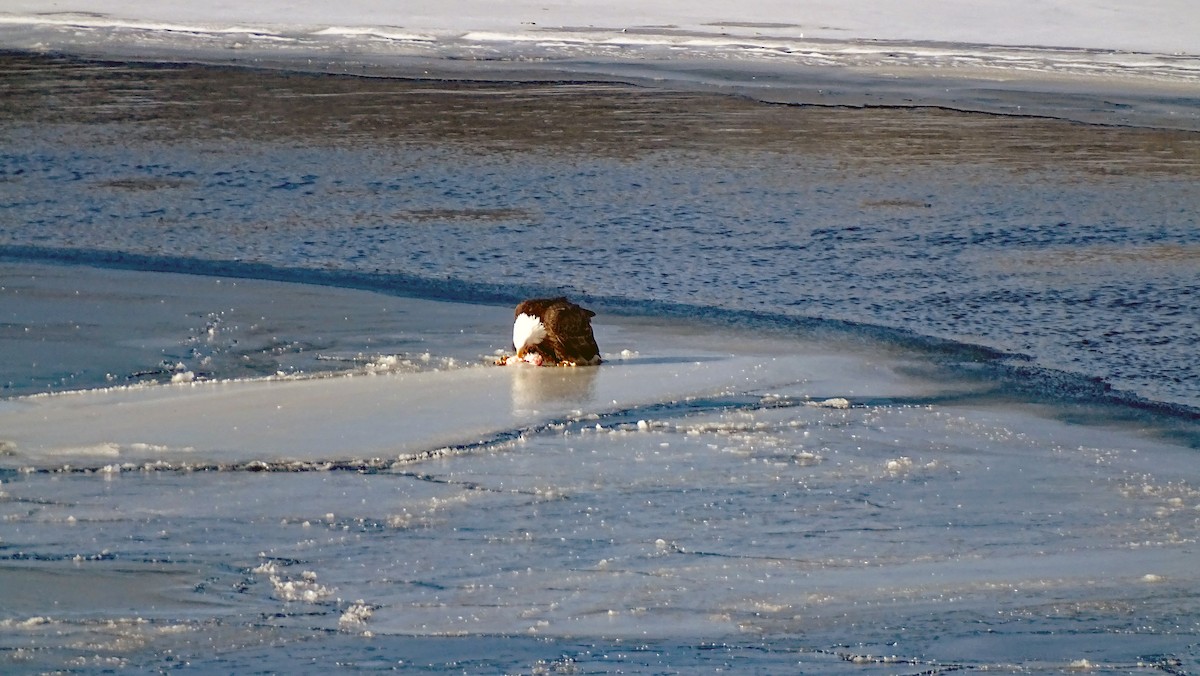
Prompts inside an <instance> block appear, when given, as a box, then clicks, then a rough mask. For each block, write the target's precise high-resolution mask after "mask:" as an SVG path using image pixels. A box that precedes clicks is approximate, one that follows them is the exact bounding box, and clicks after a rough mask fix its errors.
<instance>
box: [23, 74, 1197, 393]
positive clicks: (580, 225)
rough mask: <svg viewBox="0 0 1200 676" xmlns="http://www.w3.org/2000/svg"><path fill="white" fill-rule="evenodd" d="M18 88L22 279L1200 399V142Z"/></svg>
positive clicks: (708, 102)
mask: <svg viewBox="0 0 1200 676" xmlns="http://www.w3.org/2000/svg"><path fill="white" fill-rule="evenodd" d="M0 87H2V88H3V94H4V95H3V98H2V101H0V119H2V120H3V121H2V122H0V134H2V139H3V140H2V143H3V146H2V148H0V188H2V194H3V198H0V215H2V220H0V254H3V255H6V256H9V257H13V258H21V259H52V260H70V261H82V262H101V263H107V264H125V265H130V266H134V267H148V268H160V269H162V268H165V269H190V270H194V271H200V272H204V271H211V270H215V269H216V268H218V267H219V268H220V270H219V271H222V272H226V273H232V274H247V275H251V276H271V275H274V276H281V275H282V276H285V277H293V278H304V277H305V275H309V276H310V278H313V279H315V278H316V276H319V275H326V276H327V277H328V278H329V279H331V280H332V282H333V283H342V284H351V285H355V284H357V285H366V286H374V287H384V288H390V289H394V290H398V291H400V292H405V290H406V289H407V290H408V291H409V292H413V293H419V294H430V293H434V294H440V295H444V296H451V297H459V298H462V299H468V300H469V299H484V298H486V299H496V300H504V301H507V300H510V299H512V298H516V297H519V296H520V295H522V294H525V293H533V292H549V291H555V292H560V291H561V292H567V293H570V294H572V295H574V296H579V297H582V298H584V299H587V300H589V301H590V302H593V303H594V304H595V303H599V304H600V305H602V306H604V307H605V308H607V309H609V310H619V311H627V312H647V311H648V312H651V313H654V312H667V311H670V312H674V313H680V314H696V315H723V314H724V315H728V314H729V313H732V314H733V315H735V316H736V315H738V314H739V313H741V314H744V313H747V312H751V313H760V315H761V316H763V317H767V318H770V317H775V318H777V319H779V320H782V321H784V322H785V323H786V322H787V321H792V320H799V321H807V320H810V319H816V320H819V321H832V322H835V323H836V322H848V323H849V325H850V326H862V327H867V329H869V330H872V331H874V330H876V329H872V328H871V327H877V328H878V327H884V328H886V329H889V330H891V329H895V330H899V331H900V333H898V334H896V336H897V339H899V338H901V337H904V336H918V337H920V336H926V337H932V338H936V339H949V340H952V341H956V342H960V343H967V344H975V345H980V346H984V347H986V348H989V349H993V350H997V351H999V352H1002V353H1007V354H1010V355H1013V359H1012V360H1011V361H1012V363H1014V364H1017V365H1018V366H1020V368H1026V367H1027V366H1036V367H1039V368H1046V369H1051V370H1056V371H1064V372H1067V373H1069V374H1077V375H1078V376H1080V377H1081V378H1082V380H1081V381H1079V382H1082V383H1085V384H1086V383H1088V382H1092V381H1093V379H1094V380H1097V381H1100V382H1101V383H1102V386H1101V389H1103V387H1105V386H1111V387H1112V388H1116V389H1118V390H1122V391H1126V392H1128V393H1130V394H1132V395H1133V396H1135V397H1140V398H1144V399H1147V400H1152V401H1160V402H1168V403H1172V404H1181V405H1184V406H1187V407H1191V408H1192V410H1194V409H1195V407H1196V406H1197V405H1198V404H1200V371H1197V368H1200V367H1198V365H1197V360H1196V359H1195V356H1196V348H1195V346H1196V345H1197V344H1198V343H1200V328H1197V327H1198V322H1197V318H1198V317H1200V282H1197V279H1198V278H1200V277H1198V276H1197V274H1196V273H1197V271H1198V270H1200V227H1198V225H1200V224H1198V223H1197V219H1198V218H1200V217H1198V216H1197V214H1198V213H1200V180H1197V179H1198V178H1200V135H1198V134H1195V133H1188V132H1178V131H1161V130H1153V129H1127V128H1112V127H1096V126H1086V125H1080V124H1074V123H1067V122H1060V121H1055V120H1046V119H1032V118H1019V117H1001V116H988V115H979V114H962V113H955V112H950V111H943V110H936V109H900V108H868V109H847V108H814V107H794V106H778V105H767V104H761V103H755V102H752V101H748V100H743V99H739V98H735V97H720V96H712V95H702V94H688V93H671V92H663V91H648V90H644V89H637V88H632V87H623V86H616V85H603V84H586V83H583V84H579V83H558V84H547V85H530V84H521V85H515V84H514V85H510V84H505V83H493V84H462V83H454V82H437V81H426V82H422V81H400V80H381V79H362V78H352V77H334V76H312V75H297V74H286V73H275V72H261V71H247V70H236V69H220V68H201V67H184V66H172V67H160V66H153V65H149V66H146V65H123V64H106V63H91V62H76V61H71V60H60V59H45V58H29V57H24V56H19V55H16V56H8V57H6V58H5V59H4V62H3V64H2V68H0ZM248 264H263V265H265V266H267V268H269V270H268V269H267V268H254V267H252V266H250V265H248ZM239 265H243V266H245V267H241V268H238V266H239ZM235 268H237V269H235ZM239 270H240V272H239ZM647 301H655V302H656V303H657V305H655V306H654V307H653V308H651V309H647V306H645V305H644V303H645V302H647ZM847 338H848V337H847V336H845V335H842V336H841V337H837V336H835V337H831V340H839V339H847ZM1031 387H1032V388H1033V389H1037V388H1039V387H1042V385H1040V384H1036V383H1035V384H1034V385H1032V386H1031ZM1088 387H1090V386H1087V385H1085V389H1086V388H1088Z"/></svg>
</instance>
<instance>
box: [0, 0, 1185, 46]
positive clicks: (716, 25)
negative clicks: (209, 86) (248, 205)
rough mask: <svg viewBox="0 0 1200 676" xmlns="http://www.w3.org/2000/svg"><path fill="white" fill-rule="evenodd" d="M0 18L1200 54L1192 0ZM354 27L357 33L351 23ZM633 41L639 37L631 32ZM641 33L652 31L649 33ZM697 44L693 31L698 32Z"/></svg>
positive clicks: (86, 13)
mask: <svg viewBox="0 0 1200 676" xmlns="http://www.w3.org/2000/svg"><path fill="white" fill-rule="evenodd" d="M3 21H5V22H6V23H15V24H38V23H49V24H62V25H71V26H85V27H115V26H126V27H138V28H159V29H164V30H181V31H197V32H199V31H234V32H260V33H262V34H268V33H279V34H284V33H290V32H306V33H310V34H311V33H314V32H318V31H323V30H332V31H334V32H347V33H353V32H355V31H359V32H366V33H374V34H376V35H379V36H381V37H386V36H388V35H389V34H399V35H405V36H409V37H413V38H421V39H431V40H438V39H445V38H448V37H460V36H463V35H466V34H471V33H476V34H477V37H485V36H483V35H480V34H479V32H489V31H491V32H497V33H499V35H497V36H496V37H497V38H498V39H499V38H508V39H526V40H542V39H553V37H554V36H555V34H557V33H559V32H561V31H563V30H567V31H568V32H578V33H588V32H592V31H598V32H603V33H607V34H608V35H607V36H606V37H605V38H600V37H599V36H598V35H597V41H599V40H600V39H611V38H613V37H614V35H615V34H624V35H627V36H628V33H623V31H628V30H635V31H637V33H636V34H638V35H643V36H645V35H650V34H653V35H656V36H659V37H662V36H671V35H675V36H676V40H685V39H688V38H684V37H682V36H681V35H680V34H681V33H693V34H696V35H706V36H710V37H713V38H716V37H722V38H726V39H728V38H735V37H736V38H745V39H751V40H755V41H762V42H769V41H770V40H771V39H772V38H775V39H779V40H797V39H802V38H816V39H822V40H858V39H865V40H906V41H937V42H956V43H973V44H978V45H1007V46H1045V47H1070V48H1083V49H1098V50H1106V49H1107V50H1126V51H1138V52H1150V53H1161V54H1175V53H1189V54H1196V53H1198V52H1200V37H1198V36H1200V7H1198V6H1197V4H1196V3H1194V2H1191V1H1190V0H1160V1H1158V2H1154V3H1112V2H1106V1H1103V0H979V1H976V2H969V3H963V2H956V1H955V0H923V1H921V2H909V1H907V0H872V1H871V2H856V3H847V2H837V1H834V0H811V1H809V2H803V3H796V2H785V1H784V0H748V1H746V2H739V3H736V4H729V3H721V2H691V1H688V2H684V1H682V0H668V1H661V0H660V1H658V2H642V1H636V0H612V1H611V2H604V3H584V2H566V1H563V0H557V1H554V0H550V1H543V0H537V1H531V0H511V1H510V2H504V3H497V2H485V1H484V0H449V1H447V2H439V3H428V2H426V3H393V2H386V1H384V0H344V1H342V2H337V3H316V2H308V3H301V4H300V5H299V6H297V3H287V2H279V1H278V0H276V1H271V0H265V1H263V2H254V3H244V2H228V1H226V2H207V3H194V2H182V1H181V0H173V1H166V2H155V3H141V2H132V1H131V0H64V1H62V2H53V3H46V2H44V1H43V0H11V1H9V2H6V3H5V11H4V12H3ZM348 29H349V30H348ZM628 39H629V41H630V42H632V43H636V42H637V41H638V40H637V39H634V38H633V37H632V36H630V37H629V38H628ZM642 39H643V40H650V39H652V38H647V37H643V38H642ZM693 39H694V38H693Z"/></svg>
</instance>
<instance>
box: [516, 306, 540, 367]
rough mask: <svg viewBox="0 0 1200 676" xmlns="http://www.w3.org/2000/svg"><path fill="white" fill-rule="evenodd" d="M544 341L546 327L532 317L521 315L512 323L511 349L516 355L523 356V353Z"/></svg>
mask: <svg viewBox="0 0 1200 676" xmlns="http://www.w3.org/2000/svg"><path fill="white" fill-rule="evenodd" d="M545 339H546V325H545V324H543V323H542V320H541V319H538V318H537V317H535V316H533V315H527V314H525V313H523V312H522V313H521V314H519V315H517V319H516V321H514V322H513V347H515V348H517V355H518V356H524V354H525V351H526V350H528V349H529V348H531V347H533V346H534V345H537V344H538V343H540V342H542V341H543V340H545Z"/></svg>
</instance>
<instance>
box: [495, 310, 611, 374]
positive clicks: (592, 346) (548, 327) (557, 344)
mask: <svg viewBox="0 0 1200 676" xmlns="http://www.w3.org/2000/svg"><path fill="white" fill-rule="evenodd" d="M523 314H524V315H529V316H531V317H537V318H538V319H539V320H541V323H542V325H543V326H544V327H545V334H546V335H545V337H544V338H543V339H542V340H541V341H540V342H538V343H535V344H532V345H526V346H522V345H515V346H514V347H516V348H517V358H518V359H522V360H525V361H529V356H530V355H540V356H541V362H542V363H543V364H561V365H579V366H582V365H587V364H599V363H600V348H599V346H597V345H596V338H595V336H593V335H592V317H595V316H596V313H595V312H592V311H591V310H588V309H587V308H583V307H580V306H578V305H576V304H575V303H572V302H571V301H569V300H567V299H566V298H533V299H530V300H527V301H523V302H522V303H521V304H520V305H518V306H517V309H516V311H515V312H513V317H514V318H517V317H520V316H521V315H523Z"/></svg>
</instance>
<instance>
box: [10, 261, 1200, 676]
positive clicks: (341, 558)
mask: <svg viewBox="0 0 1200 676" xmlns="http://www.w3.org/2000/svg"><path fill="white" fill-rule="evenodd" d="M64 269H65V270H75V271H76V272H77V273H78V274H80V275H83V276H84V277H86V276H88V275H97V276H100V277H104V276H109V275H111V276H112V277H113V280H112V281H118V280H119V281H121V282H123V284H112V285H111V286H112V287H113V288H117V287H120V286H124V288H126V289H128V291H127V293H126V295H125V296H122V294H120V293H116V292H113V293H110V294H107V295H106V297H105V298H106V299H105V301H104V305H105V307H107V308H109V309H111V310H113V311H114V312H115V313H116V314H117V315H119V316H126V317H131V318H136V316H137V313H136V312H129V311H128V310H129V309H128V308H125V309H124V310H122V308H121V305H123V304H125V303H133V304H135V305H136V304H139V303H140V301H139V300H138V293H137V292H136V291H135V290H136V289H140V288H144V287H146V286H147V284H149V283H150V282H149V281H144V280H153V281H152V283H153V286H154V287H155V288H156V289H158V290H160V292H161V293H162V294H163V295H164V298H167V299H178V298H187V297H188V293H187V291H186V290H187V289H191V288H194V286H195V285H196V284H197V283H207V282H211V281H214V280H207V282H204V281H203V280H197V279H196V278H192V277H188V276H184V275H168V274H161V273H133V272H111V271H93V270H87V269H82V268H64ZM16 270H17V271H20V272H22V273H24V274H22V277H24V278H33V277H35V276H37V275H30V274H29V273H30V272H36V273H38V275H40V276H41V278H43V279H46V280H47V282H46V283H47V285H48V286H50V287H51V288H53V287H54V286H55V284H56V283H57V282H53V281H52V280H54V276H53V275H50V274H46V268H45V266H17V267H16ZM85 273H86V274H85ZM224 284H230V280H224ZM224 284H223V286H224ZM95 286H96V287H97V288H100V287H104V286H105V285H104V284H100V283H97V284H95ZM237 289H238V293H239V294H241V302H243V303H248V304H251V305H253V304H254V303H255V302H256V301H255V300H254V299H255V298H256V297H257V298H258V301H257V302H261V300H262V299H264V298H268V297H269V298H271V299H273V301H274V302H276V303H278V304H279V306H280V307H296V305H295V303H294V302H293V301H294V300H295V299H298V298H304V299H307V300H306V302H307V305H306V306H305V307H306V308H307V309H308V310H309V311H310V313H309V314H306V315H305V319H304V321H303V322H302V323H301V324H300V325H297V327H294V328H293V329H292V330H299V331H302V332H306V331H311V330H312V329H313V328H314V327H316V326H320V325H322V324H324V323H326V322H328V321H329V320H330V319H331V318H332V317H334V316H336V314H334V313H335V312H336V309H337V308H338V307H339V305H340V307H341V308H342V309H343V310H344V308H345V307H346V305H345V304H346V303H347V302H349V303H351V304H353V305H358V306H363V307H368V306H372V305H376V304H377V303H378V302H380V299H379V298H378V297H377V296H378V294H373V293H367V292H352V291H345V290H339V289H321V288H313V287H308V286H305V285H292V284H280V283H271V282H256V281H248V280H241V281H239V282H238V285H237ZM325 294H329V295H330V297H331V298H336V299H337V300H338V301H339V302H338V303H327V302H325V301H326V300H330V299H322V296H324V295H325ZM69 297H70V296H68V298H69ZM58 302H64V301H62V300H60V301H58ZM172 302H173V301H169V302H168V303H167V306H168V307H170V306H172ZM387 303H388V304H389V307H390V308H391V309H392V310H394V312H389V314H388V316H389V317H390V318H391V321H392V322H394V323H393V328H394V329H395V330H396V331H398V332H401V333H403V332H404V331H405V330H406V328H407V327H409V326H420V327H423V328H422V330H427V331H431V332H432V335H439V334H443V333H446V332H449V331H450V330H451V328H452V327H451V326H444V324H446V323H450V324H455V323H457V322H459V321H460V320H463V318H470V317H474V318H476V319H479V318H481V317H489V316H495V317H496V321H495V324H494V326H491V327H490V329H491V330H492V331H493V332H494V336H495V337H494V338H492V337H481V336H472V335H470V334H460V335H463V338H462V340H463V341H464V342H465V343H467V344H469V345H474V346H486V345H488V344H489V341H493V340H494V341H495V344H501V343H502V342H503V341H505V340H507V338H508V336H507V334H508V330H509V321H510V320H509V317H511V309H509V308H507V307H493V308H486V307H485V308H478V307H475V306H461V305H458V304H454V303H438V302H433V301H420V300H410V299H404V298H389V299H387ZM53 305H54V303H51V307H50V309H52V310H53ZM320 308H328V313H329V314H323V313H322V312H320V311H315V310H319V309H320ZM230 309H232V308H230ZM399 310H406V311H405V312H400V311H399ZM154 316H157V315H156V313H152V314H150V315H147V317H154ZM262 321H269V319H267V318H264V319H263V320H262ZM134 322H135V323H136V320H134ZM462 326H464V327H471V329H472V331H474V330H479V331H484V330H485V328H484V327H485V326H486V324H480V325H475V324H472V323H471V322H470V321H468V322H466V323H464V324H462ZM127 328H128V331H129V333H130V334H137V333H139V331H138V328H137V327H136V326H132V325H131V326H128V327H127ZM596 330H597V338H598V340H599V342H600V344H601V347H602V348H603V349H604V351H605V354H606V356H607V357H608V361H607V362H606V363H605V364H604V365H602V366H599V367H595V368H576V369H548V368H536V367H508V368H502V367H495V366H489V365H486V357H487V356H488V355H487V352H486V351H485V352H484V353H483V354H482V355H481V356H480V359H479V361H478V362H475V363H468V362H465V361H460V362H459V363H458V365H457V366H450V367H447V366H446V361H445V360H443V359H441V358H440V357H441V356H443V355H442V354H441V353H439V352H437V351H436V350H435V352H434V354H432V355H431V356H430V358H429V360H428V363H429V364H434V365H436V367H435V366H426V367H425V368H423V369H419V370H412V371H400V372H397V371H387V372H386V373H384V374H382V375H368V371H367V370H365V369H363V368H362V367H361V365H360V364H357V363H349V364H346V365H345V369H344V371H343V372H342V373H340V374H330V373H326V374H324V375H319V376H314V377H304V376H302V375H298V374H293V375H290V376H288V377H286V378H284V377H278V376H264V377H260V378H257V379H240V380H231V381H215V382H213V381H209V382H204V381H201V382H194V383H186V384H169V383H163V384H151V385H141V386H137V387H114V388H109V389H99V390H94V391H88V392H80V393H66V394H54V395H38V396H32V397H19V398H13V399H7V400H4V401H3V402H0V407H2V409H3V410H2V411H0V430H3V435H4V438H5V439H6V440H7V442H6V444H5V451H4V455H3V456H0V466H2V467H4V468H6V469H0V480H2V483H0V554H2V557H0V580H3V582H4V585H5V589H6V590H9V589H12V590H16V592H15V593H14V592H8V591H6V595H5V603H4V604H3V606H2V608H3V610H2V611H0V646H2V647H3V652H0V660H3V663H4V665H5V667H6V669H9V668H12V669H26V668H28V669H31V670H48V669H54V668H75V669H85V670H91V669H111V668H119V667H125V668H137V669H155V668H163V669H175V668H188V667H190V668H194V669H198V670H207V671H211V670H214V669H215V670H235V671H236V670H242V669H246V668H250V667H251V666H255V665H257V667H258V668H263V667H267V668H270V669H272V670H288V669H292V668H297V667H298V666H299V665H301V664H305V663H307V660H308V659H309V658H310V651H316V652H315V653H314V654H319V655H320V656H321V658H322V659H325V660H329V659H336V660H338V661H339V662H342V663H346V664H351V663H353V664H359V665H368V664H369V665H372V666H373V667H374V668H380V667H404V666H413V665H420V666H422V667H423V668H427V669H430V670H433V671H447V670H451V671H461V670H462V669H464V668H468V669H470V670H483V671H497V670H498V671H508V672H513V671H534V672H537V671H539V670H541V671H546V670H552V669H558V668H562V669H591V670H597V671H609V670H645V669H652V670H662V669H668V670H669V669H682V668H696V669H712V668H717V667H720V668H750V667H752V668H761V669H763V670H767V671H773V672H774V671H780V670H786V669H788V668H796V667H799V668H801V669H802V670H813V671H819V672H821V673H863V671H864V670H866V671H868V672H870V673H874V672H875V671H879V670H883V671H886V672H887V673H893V671H892V670H893V669H894V668H895V667H897V666H899V667H901V668H902V670H903V671H904V673H908V672H910V671H930V670H937V669H950V668H953V669H955V670H962V669H968V670H970V669H988V670H1017V671H1022V672H1034V673H1036V672H1042V671H1045V672H1055V671H1061V670H1066V669H1072V668H1074V669H1079V668H1083V667H1081V666H1079V665H1081V664H1083V661H1086V662H1087V664H1088V665H1090V666H1089V667H1087V668H1088V669H1090V670H1092V671H1093V672H1098V673H1106V672H1111V673H1117V672H1144V673H1159V672H1160V671H1161V670H1162V669H1164V668H1165V669H1174V670H1176V671H1184V672H1186V671H1189V670H1191V669H1194V668H1195V667H1197V666H1200V655H1197V654H1196V652H1195V649H1194V646H1195V645H1196V643H1195V636H1196V635H1197V632H1200V625H1197V619H1196V618H1198V617H1200V599H1198V598H1197V596H1196V589H1197V588H1198V586H1197V578H1196V576H1197V572H1196V569H1195V566H1194V565H1193V560H1194V555H1195V548H1196V543H1197V538H1198V537H1200V519H1197V516H1196V515H1197V513H1198V512H1197V510H1198V509H1200V488H1198V487H1200V477H1198V476H1197V474H1196V466H1195V462H1194V451H1192V450H1191V449H1187V448H1182V447H1178V446H1172V445H1169V444H1163V443H1159V442H1155V441H1152V440H1148V439H1146V438H1144V437H1139V436H1137V435H1136V434H1134V433H1132V432H1131V431H1128V430H1114V429H1103V428H1080V427H1078V426H1072V425H1069V424H1065V423H1060V422H1055V421H1053V420H1050V419H1047V418H1044V417H1041V416H1039V415H1037V414H1036V413H1035V412H1030V411H1025V410H1021V409H1020V408H1014V407H1012V406H1010V405H1005V404H1004V403H1003V402H995V403H993V404H988V403H987V402H988V400H987V399H986V398H979V397H977V396H976V397H966V398H962V397H961V396H959V395H962V394H963V393H966V392H969V391H970V390H971V389H972V386H971V384H970V383H959V384H957V385H953V386H951V384H948V383H944V382H930V381H923V380H921V379H918V378H916V377H914V376H911V375H906V374H907V373H909V372H911V370H912V369H911V366H912V365H913V364H912V363H909V362H907V361H906V360H907V359H908V357H905V356H904V355H903V354H901V353H900V352H895V353H893V354H890V355H886V356H885V355H883V354H880V353H874V352H871V351H862V352H856V351H847V350H832V349H829V346H822V345H819V344H812V343H804V342H800V341H796V340H791V339H785V338H783V337H781V336H770V335H756V334H754V333H753V332H746V331H741V330H737V331H735V330H723V329H717V328H713V327H706V326H704V325H702V324H694V323H681V322H667V321H665V320H650V319H634V320H627V319H622V318H619V317H605V316H604V315H603V314H602V315H601V316H598V317H597V321H596ZM181 333H182V334H183V335H186V334H187V331H186V330H182V331H181ZM104 335H105V334H104V333H98V334H96V337H97V338H98V339H99V338H102V337H103V336H104ZM94 347H95V348H96V349H97V350H98V351H99V352H100V353H104V347H105V346H104V345H101V344H99V343H96V344H95V345H94ZM375 361H378V362H386V361H387V360H386V359H382V358H381V359H378V360H375ZM417 361H421V360H420V359H419V358H418V359H417ZM422 363H425V362H422ZM234 426H236V427H238V429H237V430H236V431H234V429H233V428H234ZM445 444H451V445H453V446H451V447H449V448H447V447H446V446H445ZM456 444H457V445H456ZM72 447H74V448H75V451H73V452H72V453H68V454H63V450H64V449H70V448H72ZM81 447H90V448H91V453H92V455H89V454H88V453H86V452H81V451H80V448H81ZM423 451H433V452H429V453H423ZM376 455H378V456H379V458H380V461H379V462H370V461H367V462H347V459H352V458H364V459H368V460H369V459H370V458H372V457H373V456H376ZM287 458H290V459H293V460H298V461H295V462H293V461H289V460H285V459H287ZM127 460H129V461H131V462H128V463H127V462H126V461H127ZM135 460H136V461H135ZM397 460H399V461H401V462H396V461H397ZM364 651H367V652H369V653H370V654H371V655H373V656H374V658H373V660H374V661H369V662H365V661H364V659H365V658H364V657H363V655H364ZM448 656H452V657H448ZM464 660H465V662H464ZM464 665H466V666H464Z"/></svg>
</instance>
